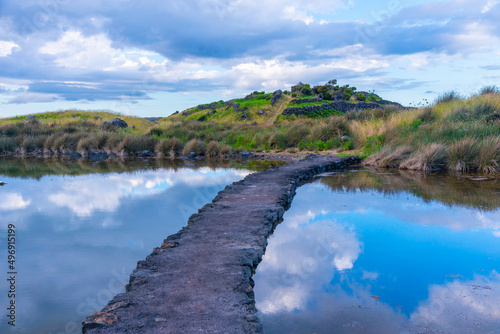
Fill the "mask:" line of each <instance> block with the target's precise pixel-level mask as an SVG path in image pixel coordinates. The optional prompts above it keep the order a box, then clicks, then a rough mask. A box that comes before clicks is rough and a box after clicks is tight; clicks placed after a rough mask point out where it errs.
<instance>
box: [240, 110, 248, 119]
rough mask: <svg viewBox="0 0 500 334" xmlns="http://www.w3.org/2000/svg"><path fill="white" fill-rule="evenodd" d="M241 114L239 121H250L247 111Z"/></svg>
mask: <svg viewBox="0 0 500 334" xmlns="http://www.w3.org/2000/svg"><path fill="white" fill-rule="evenodd" d="M241 114H242V115H241V117H240V118H238V121H244V120H246V119H248V113H247V112H246V111H242V112H241Z"/></svg>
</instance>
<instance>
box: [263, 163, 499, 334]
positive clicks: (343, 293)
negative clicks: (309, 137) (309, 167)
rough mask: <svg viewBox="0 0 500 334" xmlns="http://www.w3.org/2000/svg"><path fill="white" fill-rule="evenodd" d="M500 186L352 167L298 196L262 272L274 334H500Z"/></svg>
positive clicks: (267, 324)
mask: <svg viewBox="0 0 500 334" xmlns="http://www.w3.org/2000/svg"><path fill="white" fill-rule="evenodd" d="M499 208H500V180H499V179H494V178H491V179H484V178H480V177H458V176H456V175H455V176H452V175H447V174H440V175H428V176H425V175H422V174H419V173H404V172H394V173H387V172H380V171H370V170H364V169H361V170H352V171H348V172H345V173H338V174H330V175H329V176H326V177H322V178H320V179H318V180H316V181H315V182H312V183H309V184H306V185H304V186H302V187H301V188H299V189H298V190H297V195H296V197H295V199H294V201H293V203H292V206H291V208H290V210H289V211H287V212H286V213H285V216H284V221H283V223H281V224H280V225H278V226H277V228H276V230H275V232H274V234H273V236H272V237H271V238H270V239H269V246H268V248H267V250H266V254H265V255H264V258H263V261H262V262H261V263H260V264H259V266H258V268H257V272H256V274H255V275H254V280H255V296H256V306H257V308H258V310H259V314H260V317H261V320H262V322H263V325H264V330H265V332H266V333H318V334H319V333H370V334H372V333H373V334H377V333H384V334H385V333H500V274H499V272H500V210H499Z"/></svg>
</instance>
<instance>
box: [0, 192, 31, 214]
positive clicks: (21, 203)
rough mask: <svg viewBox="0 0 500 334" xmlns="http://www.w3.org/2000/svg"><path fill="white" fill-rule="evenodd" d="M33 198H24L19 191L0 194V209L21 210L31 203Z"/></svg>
mask: <svg viewBox="0 0 500 334" xmlns="http://www.w3.org/2000/svg"><path fill="white" fill-rule="evenodd" d="M30 203H31V200H29V199H28V200H25V199H23V196H22V195H21V194H18V193H10V194H9V193H7V194H0V210H20V209H24V208H26V207H27V206H28V205H30Z"/></svg>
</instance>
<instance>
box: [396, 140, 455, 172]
mask: <svg viewBox="0 0 500 334" xmlns="http://www.w3.org/2000/svg"><path fill="white" fill-rule="evenodd" d="M446 162H447V146H446V145H444V144H437V143H432V144H428V145H426V146H424V147H422V148H420V149H418V150H417V151H416V152H414V153H413V154H412V155H410V156H409V157H408V159H406V160H404V161H403V162H402V163H401V165H400V167H401V168H403V169H418V170H423V171H427V172H428V171H433V170H442V169H445V168H446V165H447V164H446Z"/></svg>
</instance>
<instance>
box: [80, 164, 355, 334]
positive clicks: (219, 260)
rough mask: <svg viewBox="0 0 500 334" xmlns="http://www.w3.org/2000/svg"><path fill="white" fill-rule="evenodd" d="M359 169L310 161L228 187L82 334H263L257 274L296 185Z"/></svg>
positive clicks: (165, 244)
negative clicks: (338, 171)
mask: <svg viewBox="0 0 500 334" xmlns="http://www.w3.org/2000/svg"><path fill="white" fill-rule="evenodd" d="M356 163H359V158H357V157H347V158H339V157H336V156H315V155H310V156H308V157H307V158H306V159H303V160H301V161H298V162H295V163H292V164H287V165H284V166H282V167H278V168H271V169H269V170H266V171H263V172H260V173H254V174H250V175H248V176H247V177H246V178H245V179H243V180H241V181H239V182H235V183H233V184H232V185H229V186H227V187H226V188H225V189H224V190H223V191H221V192H220V193H219V194H218V195H217V197H216V198H215V199H214V200H213V201H212V203H210V204H207V205H205V206H204V207H203V208H201V209H200V210H199V211H198V213H197V214H195V215H193V216H191V217H190V218H189V220H188V224H187V226H186V227H184V228H183V229H182V230H181V231H179V232H178V233H176V234H174V235H171V236H169V237H168V238H167V239H165V240H164V242H163V243H162V245H161V246H160V247H158V248H155V249H154V251H153V253H151V254H150V255H148V256H147V257H146V259H145V260H144V261H139V262H138V264H137V269H136V270H134V272H133V273H132V275H131V276H130V282H129V284H127V286H126V291H127V292H125V293H122V294H119V295H117V296H115V297H114V298H113V299H112V300H111V301H110V302H109V303H108V304H107V305H106V307H104V309H103V310H102V311H101V312H97V313H95V314H93V315H91V316H89V317H87V319H86V320H85V321H84V322H83V324H82V331H83V333H89V334H90V333H92V334H96V333H151V334H152V333H198V332H199V333H262V332H263V328H262V325H261V323H260V321H259V318H258V316H257V309H256V308H255V299H254V293H253V285H254V283H253V281H252V275H253V273H254V271H255V269H256V267H257V265H258V263H259V262H260V261H261V259H262V255H263V254H264V251H265V249H266V246H267V238H268V236H269V235H270V234H271V233H272V231H273V230H274V228H275V226H276V225H277V224H278V223H279V222H280V221H281V219H282V217H283V214H284V212H285V210H287V209H288V207H289V206H290V204H291V202H292V199H293V197H294V195H295V190H296V188H297V187H298V186H300V185H301V184H302V183H303V182H305V181H306V180H308V179H310V178H311V177H313V176H314V175H317V174H319V173H322V172H327V171H330V170H334V169H342V168H345V167H347V166H349V165H352V164H356Z"/></svg>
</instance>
